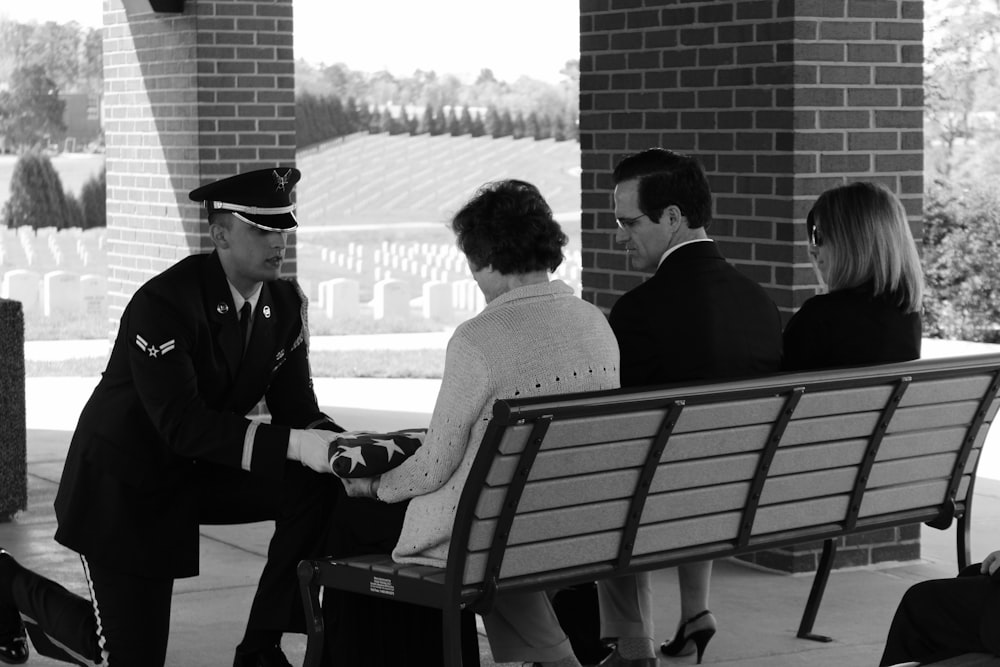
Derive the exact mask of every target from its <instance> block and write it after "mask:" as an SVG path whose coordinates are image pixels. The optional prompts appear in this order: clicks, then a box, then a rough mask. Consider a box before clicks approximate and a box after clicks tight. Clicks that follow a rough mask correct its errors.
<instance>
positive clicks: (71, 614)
mask: <svg viewBox="0 0 1000 667" xmlns="http://www.w3.org/2000/svg"><path fill="white" fill-rule="evenodd" d="M299 178H300V173H299V171H298V170H296V169H292V168H284V167H282V168H276V169H261V170H257V171H251V172H248V173H244V174H240V175H237V176H233V177H231V178H226V179H223V180H220V181H216V182H213V183H210V184H208V185H205V186H203V187H200V188H198V189H196V190H194V191H192V192H191V193H190V197H191V199H192V200H194V201H198V202H203V204H204V207H205V208H206V209H207V211H208V226H209V235H210V237H211V239H212V242H213V243H214V245H215V250H214V251H213V252H211V253H207V254H199V255H192V256H190V257H187V258H185V259H183V260H181V261H180V262H178V263H177V264H175V265H174V266H172V267H171V268H169V269H167V270H166V271H164V272H163V273H161V274H159V275H157V276H155V277H154V278H152V279H150V280H149V281H148V282H147V283H145V284H144V285H143V286H142V287H140V288H139V289H138V290H137V291H136V293H135V295H134V296H133V297H132V299H131V301H130V302H129V304H128V306H127V307H126V308H125V311H124V313H123V314H122V318H121V322H120V324H119V328H118V336H117V339H116V341H115V344H114V347H113V349H112V352H111V358H110V360H109V362H108V366H107V370H105V372H104V374H103V377H102V378H101V381H100V383H99V384H98V385H97V388H96V389H95V390H94V393H93V395H92V396H91V398H90V400H89V401H88V402H87V404H86V406H85V407H84V409H83V412H82V414H81V415H80V421H79V423H78V425H77V428H76V430H75V432H74V434H73V438H72V441H71V444H70V448H69V453H68V455H67V458H66V466H65V469H64V471H63V475H62V481H61V483H60V485H59V491H58V495H57V496H56V500H55V508H56V516H57V518H58V521H59V526H58V529H57V531H56V536H55V537H56V540H57V541H58V542H59V543H60V544H63V545H65V546H66V547H69V548H70V549H73V550H74V551H76V552H78V553H79V554H80V557H81V560H82V562H83V567H84V571H85V573H86V576H87V580H88V584H89V587H90V593H91V595H90V597H91V598H92V599H91V600H86V599H83V598H80V597H78V596H76V595H73V594H72V593H69V592H68V591H66V590H65V589H64V588H62V587H61V586H59V585H58V584H55V583H54V582H51V581H49V580H47V579H45V578H43V577H41V576H39V575H37V574H35V573H33V572H31V571H29V570H27V569H25V568H23V567H21V566H20V565H19V564H18V563H16V562H15V561H14V559H13V558H12V557H11V556H10V555H9V554H6V553H4V552H2V550H0V661H6V662H14V663H16V662H23V661H24V660H27V653H28V649H27V644H26V642H25V641H24V630H23V628H21V626H20V622H21V620H23V622H24V624H25V625H26V626H27V632H28V634H29V635H30V636H31V639H32V643H33V644H34V645H35V647H36V649H37V650H38V651H39V652H40V653H43V654H45V655H49V656H51V657H55V658H58V659H62V660H66V661H69V662H74V663H76V664H82V665H95V664H97V665H99V664H105V663H108V662H110V664H111V665H114V666H115V667H120V666H139V667H155V666H156V665H163V663H164V660H165V656H166V650H167V637H168V634H169V619H170V599H171V593H172V590H173V584H174V580H175V579H178V578H182V577H192V576H195V575H197V574H198V542H199V529H198V527H199V525H201V524H234V523H247V522H255V521H262V520H269V519H273V520H275V521H276V523H275V532H274V535H273V537H272V539H271V543H270V547H269V549H268V559H267V563H266V565H265V567H264V571H263V574H262V575H261V579H260V582H259V585H258V588H257V593H256V596H255V597H254V601H253V605H252V607H251V610H250V617H249V620H248V623H247V631H246V635H245V637H244V639H243V641H242V642H241V644H240V645H239V646H238V647H237V648H236V658H235V665H236V667H244V666H248V667H270V666H272V665H280V666H282V667H284V666H285V665H288V664H289V663H288V661H287V660H286V659H285V656H284V655H283V653H282V652H281V648H280V640H281V635H282V633H283V632H287V631H297V632H304V620H303V617H302V604H301V600H300V598H299V594H298V586H297V580H296V575H295V569H296V566H297V564H298V562H299V560H300V559H303V558H310V557H316V556H318V555H319V551H320V548H321V544H320V542H321V537H322V536H321V535H320V531H317V530H316V526H324V525H326V524H327V517H328V515H329V513H330V511H331V509H332V504H333V502H334V498H336V497H337V487H336V485H337V481H336V478H335V477H333V475H325V474H321V473H328V472H330V468H329V463H328V460H327V445H328V441H329V440H330V439H331V438H332V437H333V432H339V431H342V430H343V429H341V428H340V427H339V426H338V425H337V424H336V423H335V422H334V421H333V420H332V419H331V418H330V417H328V416H327V415H326V414H324V413H323V412H321V411H320V409H319V407H318V405H317V402H316V396H315V394H314V392H313V386H312V379H311V377H310V372H309V363H308V358H307V349H308V330H307V324H306V316H305V315H306V309H307V304H306V299H305V296H304V295H303V294H302V292H301V291H300V290H299V288H298V285H297V284H296V283H295V282H294V281H292V280H283V279H280V278H279V273H280V270H281V265H282V262H283V260H284V257H285V250H286V240H287V235H288V233H289V232H291V231H293V230H294V229H295V228H296V226H297V221H296V219H295V213H294V211H295V205H294V204H293V203H292V202H291V200H290V195H291V192H292V189H293V188H294V187H295V184H296V182H297V181H298V180H299ZM261 399H264V400H265V401H266V405H267V409H268V412H269V413H270V415H271V420H270V422H269V423H265V422H264V421H260V420H251V419H248V418H247V417H246V416H245V415H247V414H248V413H249V412H250V411H251V410H252V409H253V408H254V407H255V406H256V405H257V404H258V403H259V402H260V401H261ZM234 612H235V610H234ZM18 614H19V615H20V619H18ZM5 639H6V641H5ZM220 650H223V649H220ZM219 657H221V656H207V658H206V659H207V660H208V662H213V661H214V660H215V659H216V658H219Z"/></svg>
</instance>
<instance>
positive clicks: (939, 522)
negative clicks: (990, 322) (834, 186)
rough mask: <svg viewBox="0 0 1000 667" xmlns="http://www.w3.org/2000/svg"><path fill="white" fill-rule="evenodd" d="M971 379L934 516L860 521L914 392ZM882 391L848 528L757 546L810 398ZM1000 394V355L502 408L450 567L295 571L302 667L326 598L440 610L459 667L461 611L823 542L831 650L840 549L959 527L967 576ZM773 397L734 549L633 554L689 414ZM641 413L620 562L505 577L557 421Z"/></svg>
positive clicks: (321, 565)
mask: <svg viewBox="0 0 1000 667" xmlns="http://www.w3.org/2000/svg"><path fill="white" fill-rule="evenodd" d="M969 376H977V377H978V376H986V377H987V378H988V379H989V381H988V382H987V383H986V384H988V386H987V388H986V390H985V391H984V392H982V395H981V396H980V397H979V399H978V401H979V402H978V409H977V410H976V411H975V414H974V417H973V418H972V419H971V421H970V422H969V423H968V424H967V427H966V433H965V437H964V439H962V442H961V446H960V448H959V449H958V450H957V456H956V459H955V463H954V466H953V469H952V472H951V475H950V479H949V480H948V484H947V492H946V494H945V497H944V499H943V502H942V503H941V504H940V505H939V506H936V507H931V508H927V507H924V508H914V509H911V510H905V511H897V512H893V513H891V514H886V515H880V516H876V517H874V518H865V517H861V516H859V511H860V509H861V506H862V501H863V499H864V497H865V493H866V491H867V490H868V482H869V473H870V472H871V469H872V466H873V464H874V463H875V459H876V456H877V455H878V452H879V447H880V445H881V443H882V440H883V436H884V435H885V434H886V432H887V431H888V430H890V427H891V425H892V423H893V422H892V420H893V417H894V416H895V414H896V408H897V406H899V404H900V402H901V400H902V399H903V397H904V395H905V394H906V392H907V390H908V389H909V388H910V387H911V386H912V385H913V384H915V383H918V382H927V381H935V380H949V379H954V378H965V377H969ZM886 384H891V385H892V386H893V387H894V388H893V389H892V391H891V396H890V398H889V401H888V402H887V403H886V404H885V405H884V407H882V409H881V418H880V419H879V420H878V423H877V425H876V427H875V428H874V430H873V431H872V432H871V433H870V434H869V436H868V442H867V447H866V450H865V454H864V457H863V458H862V460H861V462H860V464H859V465H858V466H857V476H856V480H855V482H854V485H853V489H852V491H851V493H850V501H849V506H848V511H847V514H846V517H845V518H844V520H842V521H839V522H837V523H834V524H829V525H818V526H808V527H805V528H803V527H801V526H800V527H795V528H790V529H789V530H786V531H771V532H769V533H767V534H763V535H759V534H758V535H755V534H754V521H755V518H756V517H757V514H758V509H759V506H758V505H759V502H760V499H761V492H762V489H763V487H764V484H765V482H766V481H767V479H768V471H769V469H770V466H771V463H772V460H773V458H774V456H775V453H776V452H777V451H778V448H779V446H780V445H781V442H782V437H783V436H784V434H785V432H786V428H787V427H788V425H789V423H790V421H791V420H792V418H793V416H794V415H795V411H796V408H797V407H798V406H799V403H800V401H801V399H802V398H803V396H806V395H809V394H814V393H816V392H830V391H832V392H840V391H854V390H858V389H863V388H866V387H873V386H883V387H884V386H885V385H886ZM998 391H1000V354H994V355H980V356H975V357H957V358H951V359H940V360H921V361H914V362H907V363H904V364H891V365H885V366H873V367H866V368H856V369H846V370H843V369H842V370H831V371H821V372H810V373H797V374H788V375H776V376H771V377H766V378H760V379H754V380H744V381H737V382H726V383H713V384H697V385H687V386H677V385H671V386H666V387H656V388H644V389H641V390H615V391H605V392H592V393H588V394H574V395H564V396H550V397H541V398H534V399H521V400H500V401H497V402H496V403H495V404H494V407H493V418H492V420H491V421H490V423H489V425H488V426H487V429H486V432H485V435H484V436H483V439H482V442H481V444H480V448H479V451H478V453H477V456H476V459H475V462H474V464H473V467H472V469H471V471H470V473H469V477H468V480H467V482H466V485H465V488H464V490H463V494H462V497H461V501H460V503H459V506H458V510H457V514H456V517H455V521H454V528H453V532H452V541H451V545H452V547H451V549H450V550H449V557H448V564H447V567H446V568H444V569H441V568H434V567H427V566H413V565H400V564H396V563H393V562H392V560H391V558H390V557H389V556H388V555H377V556H366V557H360V558H351V559H342V560H313V561H303V562H302V563H301V564H300V566H299V578H300V584H301V592H302V597H303V602H304V605H305V610H306V619H307V624H308V634H309V640H308V645H307V651H306V660H305V665H306V667H313V666H314V665H318V664H319V660H320V653H321V652H322V651H321V647H322V641H323V620H322V615H321V614H320V611H319V591H320V588H321V587H330V588H336V589H341V590H345V591H353V592H356V593H363V594H369V595H377V596H383V597H393V598H395V599H399V600H404V601H407V602H412V603H416V604H420V605H424V606H428V607H433V608H437V609H440V610H441V611H442V613H443V622H444V623H443V625H444V627H443V639H444V646H445V664H446V665H449V666H450V665H460V664H461V649H460V639H459V631H458V628H459V613H460V611H461V610H463V609H467V610H472V611H475V612H477V613H487V612H488V611H489V610H490V608H491V607H492V604H493V600H494V599H495V596H496V595H497V594H501V593H504V592H505V591H533V590H546V589H554V588H561V587H564V586H569V585H573V584H576V583H581V582H585V581H593V580H599V579H604V578H610V577H616V576H620V575H624V574H630V573H637V572H642V571H649V570H655V569H662V568H666V567H673V566H676V565H680V564H683V563H687V562H696V561H704V560H714V559H719V558H726V557H730V556H738V555H741V554H747V553H751V552H754V551H759V550H763V549H772V548H780V547H786V546H790V545H794V544H799V543H803V542H809V541H815V540H822V541H823V553H822V556H821V558H820V562H819V566H818V569H817V572H816V575H815V578H814V580H813V584H812V588H811V591H810V594H809V599H808V601H807V603H806V607H805V610H804V612H803V615H802V619H801V623H800V626H799V630H798V636H799V637H802V638H809V639H815V640H819V641H829V640H830V639H829V638H827V637H823V636H821V635H817V634H815V633H813V631H812V629H813V624H814V622H815V619H816V614H817V613H818V610H819V606H820V604H821V602H822V597H823V593H824V591H825V588H826V584H827V580H828V577H829V574H830V570H831V569H832V566H833V561H834V557H835V555H836V550H837V547H836V540H837V538H840V537H842V536H845V535H852V534H856V533H860V532H867V531H872V530H878V529H881V528H887V527H895V526H904V525H911V524H914V523H919V522H924V523H927V524H928V525H930V526H932V527H934V528H937V529H945V528H948V527H949V526H950V525H951V523H952V521H953V520H955V519H957V520H958V530H957V534H956V553H957V559H958V564H959V566H960V567H964V566H965V565H966V564H968V563H969V560H970V556H969V551H970V545H969V525H970V521H971V518H970V517H971V510H972V497H973V485H974V481H975V469H974V467H973V468H972V472H971V476H970V474H969V470H968V469H967V468H968V459H969V456H970V455H971V453H972V452H973V450H974V447H975V445H976V443H977V442H978V443H982V442H983V440H984V438H985V430H984V429H988V428H989V419H990V418H992V414H993V413H994V412H995V411H996V407H997V394H998ZM776 396H782V397H784V407H783V409H781V410H780V411H779V413H778V416H777V418H776V419H775V420H774V421H773V422H772V423H771V427H770V435H769V437H768V439H767V441H766V444H765V446H764V448H763V449H762V450H761V452H760V456H759V459H758V462H757V466H756V470H755V473H754V475H753V480H752V482H751V485H750V492H749V494H748V497H747V502H746V505H745V506H744V508H743V510H742V515H741V521H740V527H739V531H738V535H737V536H736V538H735V539H734V540H729V541H725V542H719V543H710V544H699V545H697V546H694V547H686V548H685V547H681V548H671V546H670V545H663V548H662V549H660V550H659V551H656V552H653V553H644V554H635V553H633V549H634V547H635V538H636V534H637V532H638V530H639V528H640V523H641V519H642V514H643V508H644V506H645V503H646V500H647V498H648V495H649V490H650V483H651V481H652V479H653V476H654V474H655V473H656V472H657V469H658V467H661V466H662V465H663V463H662V462H661V456H662V455H663V452H664V450H665V449H666V448H667V447H668V445H669V444H670V442H671V437H672V435H673V429H674V426H675V425H676V424H677V422H678V419H679V418H680V416H681V415H682V413H683V411H684V410H686V409H690V408H692V407H694V406H702V405H719V404H726V403H727V402H728V403H733V404H737V403H739V402H741V401H744V402H745V401H747V400H753V399H758V398H768V399H773V398H774V397H776ZM645 410H663V411H664V418H663V421H662V423H661V424H660V427H659V430H658V433H657V434H656V437H655V438H653V439H652V443H651V445H650V447H649V449H648V451H647V454H646V459H645V463H644V464H643V465H642V467H641V472H640V474H639V477H638V483H637V484H636V487H635V490H634V492H633V494H632V497H631V500H630V502H629V504H630V506H629V510H628V512H627V514H626V519H625V521H624V523H623V524H622V525H621V526H620V528H619V529H618V530H620V533H621V539H620V544H619V547H618V551H617V555H616V556H615V557H614V558H611V559H601V560H597V561H594V562H588V563H585V564H577V565H573V566H568V567H565V568H563V569H561V570H559V571H557V572H553V571H544V572H539V573H537V574H531V573H529V574H520V575H518V576H513V577H507V576H504V575H503V564H504V557H505V554H506V553H507V549H508V540H509V537H510V534H511V528H512V526H513V524H514V522H515V521H516V519H517V516H518V508H519V503H520V501H521V495H522V493H523V491H524V488H525V485H526V483H527V481H528V479H529V473H530V472H531V469H532V466H533V465H534V463H535V460H536V456H537V454H538V453H539V451H540V450H541V449H542V445H543V443H545V442H546V435H547V433H548V432H549V430H550V426H551V425H552V424H553V422H555V421H558V420H562V419H571V418H573V417H580V416H586V417H591V416H601V415H604V416H609V417H612V418H614V419H621V420H627V419H628V418H629V416H630V415H632V414H633V413H636V412H639V411H645ZM525 425H530V426H531V433H530V436H529V437H528V438H527V442H526V444H525V446H524V448H523V451H522V452H521V454H520V458H519V459H518V462H517V468H516V472H515V474H514V476H513V479H512V480H511V481H510V482H509V483H508V484H507V487H506V496H505V499H504V502H503V505H502V510H501V512H500V514H499V516H498V517H496V519H495V520H496V528H495V529H494V532H493V534H492V539H491V542H490V546H489V548H488V555H487V557H486V567H485V575H484V576H483V577H482V578H481V580H479V581H471V582H469V581H464V580H465V579H467V578H468V575H467V574H466V569H467V567H466V566H467V562H466V561H467V549H466V548H465V547H466V545H467V544H468V543H469V540H470V535H471V528H472V526H473V524H474V523H475V521H476V520H477V516H476V510H477V504H478V502H479V499H480V492H481V490H482V489H483V488H484V487H485V486H486V485H487V477H488V475H489V474H490V470H491V468H492V466H493V463H494V458H496V457H497V456H498V451H499V448H500V446H501V445H502V443H503V441H504V435H505V433H506V432H507V431H508V429H510V428H515V427H520V428H522V429H523V428H524V426H525ZM568 444H573V443H568ZM566 445H567V443H565V442H563V443H560V446H566ZM976 463H978V459H977V461H976ZM668 465H669V464H668ZM661 474H662V473H661ZM963 477H966V478H968V483H967V485H966V486H965V493H964V494H963V495H962V496H961V497H959V489H960V483H961V482H962V479H963Z"/></svg>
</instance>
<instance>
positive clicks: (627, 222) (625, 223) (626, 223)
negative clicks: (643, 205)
mask: <svg viewBox="0 0 1000 667" xmlns="http://www.w3.org/2000/svg"><path fill="white" fill-rule="evenodd" d="M644 217H646V214H645V213H640V214H639V215H637V216H635V217H634V218H615V222H617V223H618V228H619V229H624V230H628V229H631V228H632V227H634V226H635V225H637V224H638V223H639V220H640V219H642V218H644Z"/></svg>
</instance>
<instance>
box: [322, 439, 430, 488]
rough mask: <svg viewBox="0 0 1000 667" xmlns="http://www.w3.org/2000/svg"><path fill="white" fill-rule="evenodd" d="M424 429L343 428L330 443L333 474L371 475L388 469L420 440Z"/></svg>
mask: <svg viewBox="0 0 1000 667" xmlns="http://www.w3.org/2000/svg"><path fill="white" fill-rule="evenodd" d="M426 433H427V429H425V428H411V429H405V430H402V431H392V432H391V433H372V432H371V431H347V432H345V433H340V434H338V436H337V439H336V440H334V441H332V442H331V443H330V449H329V456H330V467H331V468H333V474H335V475H336V476H337V477H375V476H376V475H381V474H382V473H384V472H385V471H387V470H392V469H393V468H395V467H396V466H398V465H399V464H400V463H402V462H403V461H405V460H406V459H408V458H409V457H410V456H412V455H413V452H415V451H417V449H418V448H419V447H420V445H422V444H424V435H426Z"/></svg>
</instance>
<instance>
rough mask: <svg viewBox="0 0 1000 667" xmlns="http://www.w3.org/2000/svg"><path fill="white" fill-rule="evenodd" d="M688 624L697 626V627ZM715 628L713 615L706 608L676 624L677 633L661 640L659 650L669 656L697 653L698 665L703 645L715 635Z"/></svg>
mask: <svg viewBox="0 0 1000 667" xmlns="http://www.w3.org/2000/svg"><path fill="white" fill-rule="evenodd" d="M689 626H697V629H694V628H691V627H689ZM715 630H716V623H715V616H713V615H712V612H710V611H709V610H707V609H706V610H705V611H703V612H701V613H700V614H695V615H694V616H692V617H691V618H689V619H688V620H686V621H684V622H683V623H681V624H680V625H679V626H677V634H675V635H674V638H673V639H672V640H670V641H669V642H663V644H661V645H660V652H661V653H663V655H667V656H671V657H676V656H680V655H691V654H692V653H697V654H698V664H699V665H700V664H701V659H702V656H704V655H705V647H706V646H708V641H709V640H710V639H711V638H712V637H713V636H715Z"/></svg>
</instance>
